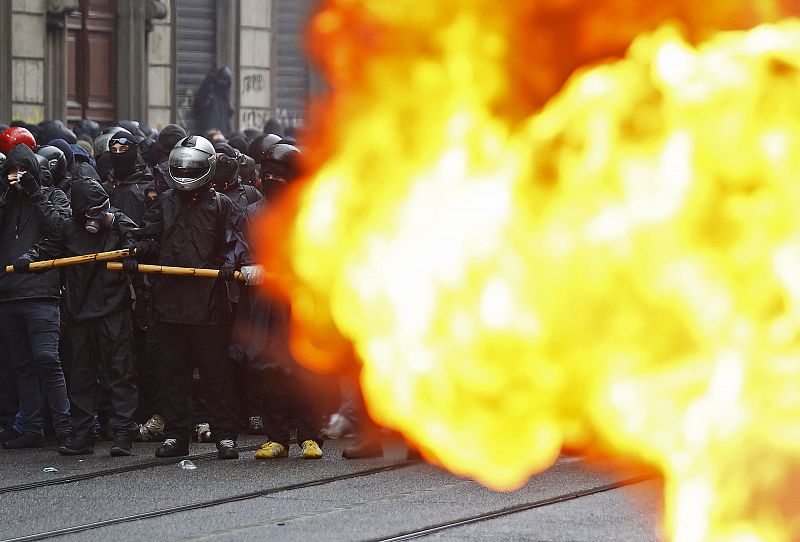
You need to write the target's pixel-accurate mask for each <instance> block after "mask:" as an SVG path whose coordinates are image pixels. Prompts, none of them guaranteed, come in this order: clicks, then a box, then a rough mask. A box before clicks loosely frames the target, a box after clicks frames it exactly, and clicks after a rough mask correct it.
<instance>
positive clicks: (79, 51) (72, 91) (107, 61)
mask: <svg viewBox="0 0 800 542" xmlns="http://www.w3.org/2000/svg"><path fill="white" fill-rule="evenodd" d="M114 8H115V5H114V0H80V13H73V14H70V16H69V17H67V19H66V22H67V59H68V65H69V72H68V75H67V117H68V119H69V120H80V119H81V118H84V117H86V118H89V119H93V120H96V121H97V122H100V123H106V124H107V123H111V122H114V121H115V120H116V101H117V100H116V98H117V96H116V81H115V77H116V73H117V71H116V69H115V65H116V62H115V56H116V43H115V41H114V33H115V25H116V19H115V11H114Z"/></svg>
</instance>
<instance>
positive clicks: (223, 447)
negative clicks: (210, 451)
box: [217, 439, 239, 459]
mask: <svg viewBox="0 0 800 542" xmlns="http://www.w3.org/2000/svg"><path fill="white" fill-rule="evenodd" d="M217 458H219V459H239V447H238V446H236V442H235V441H233V440H229V439H223V440H221V441H219V442H217Z"/></svg>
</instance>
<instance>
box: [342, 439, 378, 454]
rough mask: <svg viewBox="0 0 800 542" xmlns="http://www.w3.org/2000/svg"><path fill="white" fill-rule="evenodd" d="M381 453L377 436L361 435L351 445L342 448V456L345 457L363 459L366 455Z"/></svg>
mask: <svg viewBox="0 0 800 542" xmlns="http://www.w3.org/2000/svg"><path fill="white" fill-rule="evenodd" d="M382 455H383V445H382V444H381V440H380V438H378V437H377V436H373V435H370V436H366V435H364V436H362V437H361V438H359V439H358V440H357V441H356V442H354V443H353V445H352V446H348V447H347V448H345V449H344V450H342V457H344V458H345V459H365V458H367V457H381V456H382Z"/></svg>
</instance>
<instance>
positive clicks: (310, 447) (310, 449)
mask: <svg viewBox="0 0 800 542" xmlns="http://www.w3.org/2000/svg"><path fill="white" fill-rule="evenodd" d="M300 447H301V448H302V449H303V459H319V458H321V457H322V448H320V447H319V444H317V443H316V442H314V441H313V440H311V439H308V440H304V441H303V444H301V445H300Z"/></svg>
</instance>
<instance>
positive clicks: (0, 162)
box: [0, 152, 6, 168]
mask: <svg viewBox="0 0 800 542" xmlns="http://www.w3.org/2000/svg"><path fill="white" fill-rule="evenodd" d="M5 161H6V155H5V154H3V153H2V152H0V168H1V167H3V162H5Z"/></svg>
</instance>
